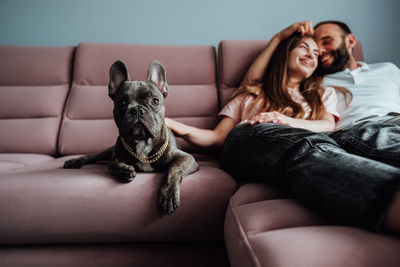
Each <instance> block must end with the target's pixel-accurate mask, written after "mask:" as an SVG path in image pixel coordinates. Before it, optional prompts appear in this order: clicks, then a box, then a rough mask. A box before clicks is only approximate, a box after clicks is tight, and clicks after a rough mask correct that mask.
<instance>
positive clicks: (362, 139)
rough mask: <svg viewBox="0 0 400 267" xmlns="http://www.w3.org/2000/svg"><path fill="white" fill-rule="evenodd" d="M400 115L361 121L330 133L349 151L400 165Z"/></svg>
mask: <svg viewBox="0 0 400 267" xmlns="http://www.w3.org/2000/svg"><path fill="white" fill-rule="evenodd" d="M399 125H400V117H399V116H383V117H377V118H372V119H368V120H365V121H360V122H358V123H355V124H353V125H351V126H348V127H346V128H343V129H340V130H337V131H335V132H331V133H329V134H328V135H329V136H330V137H331V138H332V139H334V140H335V141H336V142H337V143H338V144H339V145H340V146H341V147H342V148H343V149H344V150H346V151H347V152H349V153H352V154H355V155H359V156H362V157H366V158H369V159H373V160H377V161H380V162H384V163H387V164H391V165H393V166H396V167H400V126H399Z"/></svg>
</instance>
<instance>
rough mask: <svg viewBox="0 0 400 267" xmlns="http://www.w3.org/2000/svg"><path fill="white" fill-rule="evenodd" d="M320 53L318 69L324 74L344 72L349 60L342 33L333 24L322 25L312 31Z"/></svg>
mask: <svg viewBox="0 0 400 267" xmlns="http://www.w3.org/2000/svg"><path fill="white" fill-rule="evenodd" d="M314 37H315V40H316V41H317V44H318V48H319V51H320V57H319V68H320V70H321V71H322V72H323V73H325V74H330V73H335V72H338V71H342V70H344V68H345V66H346V64H347V63H348V61H349V59H350V55H349V52H348V51H347V47H346V42H345V39H344V37H343V32H342V30H341V29H340V27H339V26H337V25H335V24H324V25H321V26H319V27H318V28H317V29H315V31H314Z"/></svg>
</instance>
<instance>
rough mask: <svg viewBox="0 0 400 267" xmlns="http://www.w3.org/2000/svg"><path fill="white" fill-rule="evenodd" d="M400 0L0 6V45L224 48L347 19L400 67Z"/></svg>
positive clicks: (57, 0)
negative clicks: (301, 23)
mask: <svg viewBox="0 0 400 267" xmlns="http://www.w3.org/2000/svg"><path fill="white" fill-rule="evenodd" d="M399 13H400V1H398V0H336V1H334V0H303V1H298V0H231V1H229V0H142V1H140V0H0V44H12V45H34V46H36V45H38V46H64V45H67V46H69V45H77V44H78V43H79V42H82V41H90V42H117V43H144V44H185V45H186V44H189V45H192V44H193V45H202V44H207V45H210V44H211V45H215V46H217V45H218V42H219V41H220V40H224V39H269V38H270V37H271V36H272V35H273V34H274V33H276V32H277V31H279V30H281V29H282V28H284V27H286V26H287V25H289V24H290V23H292V22H294V21H298V20H306V19H307V20H312V21H313V22H314V23H317V22H319V21H321V20H327V19H335V20H342V21H344V22H346V23H348V25H349V26H350V28H351V29H352V30H353V32H354V34H355V35H356V37H357V38H358V39H359V40H360V41H361V42H362V44H363V46H364V53H365V59H366V61H367V62H370V63H373V62H380V61H391V62H394V63H395V64H397V65H398V66H400V51H399V48H400V46H399V43H400V34H399V33H400V30H399V26H400V16H399Z"/></svg>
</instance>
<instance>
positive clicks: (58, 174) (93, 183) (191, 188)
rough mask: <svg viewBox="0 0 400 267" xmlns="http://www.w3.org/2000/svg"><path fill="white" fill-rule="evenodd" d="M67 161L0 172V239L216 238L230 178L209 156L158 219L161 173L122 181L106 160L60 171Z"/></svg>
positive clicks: (232, 183)
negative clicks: (173, 206)
mask: <svg viewBox="0 0 400 267" xmlns="http://www.w3.org/2000/svg"><path fill="white" fill-rule="evenodd" d="M69 158H71V157H64V158H58V159H54V160H53V161H50V162H46V163H44V164H41V166H39V165H35V166H32V167H27V168H26V169H25V171H15V172H7V173H3V174H0V176H1V177H0V210H1V211H2V219H1V220H0V244H28V243H72V242H73V243H79V242H80V243H91V242H136V241H148V242H150V241H192V240H196V241H215V240H223V224H224V216H225V212H226V208H227V205H228V201H229V198H230V196H231V195H232V194H233V193H234V192H235V190H236V189H237V183H236V182H235V181H234V180H233V179H232V178H231V177H230V176H229V175H228V174H226V173H225V172H224V171H222V170H221V169H220V168H218V166H217V162H216V161H215V160H214V161H212V160H209V159H207V158H206V157H203V158H201V160H199V164H200V170H199V171H198V172H196V173H194V174H192V175H190V176H188V177H186V178H185V179H183V182H182V184H181V207H179V208H178V209H177V210H176V211H175V213H173V214H172V215H169V216H162V215H160V212H159V209H158V206H157V196H158V191H159V187H160V183H161V179H162V177H163V174H162V173H138V174H137V176H136V178H135V179H134V180H133V181H132V182H131V183H129V184H122V183H119V182H117V181H116V180H115V179H113V178H112V176H111V175H110V174H109V173H108V170H107V167H106V165H105V164H94V165H88V166H85V167H84V168H82V169H75V170H74V169H68V170H67V169H62V168H61V166H62V164H63V162H64V161H65V160H66V159H69Z"/></svg>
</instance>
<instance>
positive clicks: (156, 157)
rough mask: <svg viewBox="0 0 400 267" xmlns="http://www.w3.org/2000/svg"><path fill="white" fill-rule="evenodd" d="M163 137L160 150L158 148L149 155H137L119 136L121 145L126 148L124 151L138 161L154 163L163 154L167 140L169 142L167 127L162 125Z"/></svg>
mask: <svg viewBox="0 0 400 267" xmlns="http://www.w3.org/2000/svg"><path fill="white" fill-rule="evenodd" d="M164 129H165V130H164V138H165V142H164V144H163V145H162V146H161V148H160V150H158V151H157V152H156V153H155V154H153V155H151V156H149V157H141V156H139V155H138V154H137V153H136V152H135V151H133V149H132V148H131V147H130V146H129V145H128V143H127V142H126V141H125V139H124V138H123V137H122V136H120V138H121V141H122V145H123V146H124V148H125V149H126V151H128V152H129V154H131V155H132V156H134V157H135V158H136V159H137V160H139V161H140V162H143V163H149V164H150V163H154V162H156V161H157V160H158V159H159V158H161V156H162V154H164V152H165V149H166V148H167V146H168V142H169V136H168V129H167V127H164Z"/></svg>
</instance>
